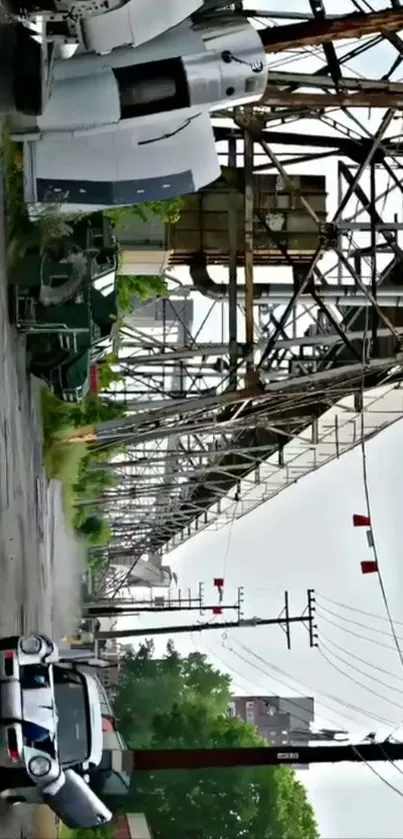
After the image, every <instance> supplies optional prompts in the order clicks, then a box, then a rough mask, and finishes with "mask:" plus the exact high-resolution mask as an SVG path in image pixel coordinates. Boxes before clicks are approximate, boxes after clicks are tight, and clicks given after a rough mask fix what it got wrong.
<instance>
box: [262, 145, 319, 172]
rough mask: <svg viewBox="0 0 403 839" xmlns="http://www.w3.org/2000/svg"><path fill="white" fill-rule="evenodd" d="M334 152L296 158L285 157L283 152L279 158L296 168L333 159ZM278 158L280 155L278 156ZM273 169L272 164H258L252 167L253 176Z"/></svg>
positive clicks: (285, 153) (285, 154)
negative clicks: (284, 159) (328, 158)
mask: <svg viewBox="0 0 403 839" xmlns="http://www.w3.org/2000/svg"><path fill="white" fill-rule="evenodd" d="M333 155H334V151H323V152H317V154H303V155H302V154H301V155H297V156H296V157H291V155H290V156H288V155H287V152H283V153H282V154H281V157H283V158H284V157H285V158H286V161H285V162H286V164H287V166H298V165H300V164H301V163H314V162H316V161H317V160H325V159H326V158H327V157H333ZM279 158H280V155H279ZM273 169H274V166H273V164H272V163H259V164H258V165H257V166H255V167H254V170H255V174H256V173H257V172H265V173H267V172H270V171H271V170H273Z"/></svg>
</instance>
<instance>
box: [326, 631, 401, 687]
mask: <svg viewBox="0 0 403 839" xmlns="http://www.w3.org/2000/svg"><path fill="white" fill-rule="evenodd" d="M320 637H321V638H324V639H325V641H327V643H328V644H331V646H332V647H335V648H336V650H340V652H342V653H346V655H348V656H349V657H350V658H353V659H355V661H360V662H361V664H365V665H366V666H367V667H371V668H372V669H373V670H377V671H378V672H379V673H383V674H384V675H385V676H390V677H391V678H392V679H397V680H398V681H399V682H403V676H397V675H396V674H395V673H391V671H390V670H385V669H384V668H383V667H380V666H379V664H374V663H373V662H371V661H368V660H367V659H365V658H361V656H359V655H355V653H351V652H350V650H346V649H344V647H340V645H339V644H336V642H335V641H333V639H332V638H329V637H328V636H327V635H325V634H324V633H323V632H322V631H321V633H320ZM382 684H383V683H382Z"/></svg>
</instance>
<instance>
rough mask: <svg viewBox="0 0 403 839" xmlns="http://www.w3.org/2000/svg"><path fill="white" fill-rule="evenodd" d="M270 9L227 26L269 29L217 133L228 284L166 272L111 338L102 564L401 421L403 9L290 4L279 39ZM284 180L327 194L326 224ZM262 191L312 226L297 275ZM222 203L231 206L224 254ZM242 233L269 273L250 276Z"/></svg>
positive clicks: (187, 528) (217, 514)
mask: <svg viewBox="0 0 403 839" xmlns="http://www.w3.org/2000/svg"><path fill="white" fill-rule="evenodd" d="M278 5H280V6H281V4H276V3H272V4H271V3H270V2H266V4H265V6H266V11H265V12H263V11H258V10H255V11H254V12H253V13H252V12H247V11H246V10H245V12H244V13H245V14H249V15H252V14H253V16H254V18H255V19H256V20H257V21H258V22H261V23H262V25H263V26H266V27H267V23H268V21H267V18H268V19H269V23H270V26H269V28H268V29H267V37H266V44H267V51H268V53H269V68H270V72H269V84H268V87H267V92H266V96H265V98H264V100H263V102H261V103H259V104H258V105H257V106H256V107H254V108H245V109H243V110H234V111H232V112H226V113H225V114H223V113H218V114H216V116H215V121H214V124H215V132H216V140H217V144H218V150H219V153H220V155H221V159H222V163H223V166H224V167H225V168H226V170H228V171H230V172H231V171H232V173H235V175H236V177H234V178H233V179H232V181H231V182H230V183H231V188H230V189H229V190H228V195H229V200H228V207H227V234H228V242H229V247H228V256H227V260H226V264H227V268H226V269H225V270H224V269H221V276H220V278H219V280H217V278H214V277H213V273H214V270H213V269H214V266H212V265H211V264H209V261H208V259H206V258H205V255H204V254H203V253H202V252H198V253H197V254H193V255H190V258H189V263H190V264H188V266H187V268H184V267H182V268H181V269H180V270H179V269H178V268H177V267H176V266H175V255H173V257H172V265H171V267H170V269H169V270H168V272H167V280H168V283H169V288H170V292H171V293H170V297H169V299H168V300H166V301H159V302H158V304H152V306H153V307H154V308H153V309H152V313H151V316H150V304H149V307H148V309H147V306H145V307H143V310H140V311H139V312H138V313H135V316H134V318H133V320H132V321H131V322H130V323H127V324H126V326H125V327H124V328H122V330H121V333H120V344H119V369H120V370H121V371H123V373H124V375H125V380H124V386H123V387H122V386H119V387H118V386H117V387H116V390H115V395H116V398H117V399H122V400H124V401H125V404H126V408H127V416H126V418H125V419H124V420H121V421H114V422H112V423H107V424H104V425H103V426H102V427H100V428H99V429H97V433H96V439H95V441H94V445H96V446H102V447H103V446H105V447H107V446H109V445H110V444H113V443H116V442H124V443H125V452H124V454H123V455H121V456H119V458H115V457H111V460H110V463H109V465H107V468H111V469H113V470H114V471H115V472H116V475H117V484H116V486H115V487H114V488H113V489H111V490H109V491H108V492H107V493H106V494H105V498H104V504H105V507H106V510H107V515H108V517H109V521H110V525H111V529H112V533H113V540H112V543H111V545H110V547H109V554H108V555H109V558H110V561H111V562H124V563H125V564H126V565H127V564H129V565H130V564H133V563H135V562H136V559H137V558H139V557H140V556H142V555H147V554H155V553H157V554H161V553H164V552H169V551H170V550H172V549H173V548H175V547H176V546H178V545H179V544H181V543H182V542H183V541H185V540H186V539H187V538H189V537H191V536H192V535H194V534H196V533H198V532H200V531H202V530H203V529H205V528H207V527H220V526H223V525H226V524H228V523H230V522H231V521H233V520H234V519H235V518H238V517H240V516H242V515H244V514H246V513H248V512H249V511H250V510H252V509H254V508H255V507H256V506H257V505H259V504H261V503H262V502H264V501H266V500H268V499H270V498H271V497H273V496H274V495H276V494H277V493H278V492H280V491H281V490H282V489H284V488H285V487H287V486H289V485H290V484H293V483H295V482H296V481H298V480H300V479H301V478H302V477H303V476H304V475H305V474H307V473H308V472H310V471H312V470H315V469H317V468H319V467H320V466H321V465H323V464H324V463H328V462H329V461H330V460H332V459H333V458H337V457H340V456H341V455H342V454H343V452H345V451H348V450H350V449H351V448H352V447H354V446H355V445H357V444H358V443H359V442H360V440H361V437H362V433H364V436H365V438H369V437H371V436H373V435H374V434H376V433H377V432H378V431H380V430H381V429H382V428H385V427H386V426H387V425H389V424H390V423H391V422H394V421H396V420H398V419H399V418H400V417H401V416H402V412H403V395H402V392H401V390H400V382H401V378H402V372H403V355H402V338H403V269H402V266H403V262H402V256H403V252H402V243H401V231H402V230H403V189H402V165H403V139H402V120H403V111H401V110H400V109H401V108H402V107H403V83H402V82H401V81H400V80H399V74H400V72H401V69H400V68H401V66H402V64H403V39H402V37H401V36H400V34H399V31H398V29H399V23H400V24H401V27H402V29H403V9H401V8H400V5H399V3H396V2H394V3H389V4H388V3H387V2H386V0H384V3H383V5H384V6H385V10H384V11H383V12H381V11H380V9H381V4H380V3H376V2H372V3H371V4H370V3H369V2H366V0H357V2H351V12H352V13H353V17H352V18H348V20H347V18H345V21H346V20H347V23H345V28H344V30H343V28H342V26H341V24H340V20H339V19H336V18H334V17H332V15H333V14H334V13H335V12H336V11H337V3H332V2H323V3H322V2H321V0H310V2H309V0H300V2H298V3H297V4H294V5H295V7H296V8H297V12H296V13H292V12H291V11H290V12H289V16H290V20H289V21H287V20H286V13H285V12H276V11H275V7H276V6H278ZM289 5H292V4H290V3H289V4H287V6H289ZM271 6H272V11H270V8H271ZM387 6H389V8H386V7H387ZM373 10H375V11H373ZM354 15H355V17H354ZM382 15H383V17H382ZM393 16H395V19H394V25H392V24H391V21H392V17H393ZM358 19H360V21H361V23H360V26H361V29H360V26H359V25H358V23H357V21H358ZM364 23H365V25H364ZM280 27H284V29H283V30H282V33H280V29H279V28H280ZM348 27H349V29H348ZM353 30H354V31H353ZM343 31H344V33H345V34H348V35H349V37H350V38H351V37H352V40H350V41H348V42H347V41H343V40H339V38H342V35H343ZM296 33H299V35H298V34H296ZM301 33H302V34H301ZM326 33H327V34H326ZM355 33H357V34H358V35H362V37H360V38H359V39H354V34H355ZM287 39H288V40H287ZM402 76H403V73H402ZM229 119H231V122H229ZM201 153H202V150H201ZM237 167H239V170H237ZM242 169H243V171H242ZM301 172H302V173H304V172H307V173H311V174H312V173H315V174H317V175H322V176H325V178H326V191H327V193H328V199H327V214H326V219H325V220H324V219H323V218H321V217H320V216H319V214H318V213H317V212H316V210H315V209H314V207H312V206H311V204H310V203H309V199H308V198H307V197H306V195H304V194H303V192H301V190H299V189H298V187H297V186H296V179H295V178H294V177H293V176H294V175H295V174H296V173H297V174H298V173H301ZM239 173H241V174H239ZM261 173H265V174H275V175H276V177H277V178H278V179H279V183H280V185H281V186H280V190H281V192H282V194H283V195H286V196H288V198H289V200H290V201H291V200H292V202H294V203H293V206H296V207H299V209H300V210H301V212H303V213H305V215H306V216H307V217H308V218H309V220H310V223H311V224H313V228H314V229H315V230H316V246H315V247H314V249H313V250H312V252H311V253H310V254H309V255H308V256H307V255H306V254H304V255H300V257H298V254H297V255H295V254H293V255H291V254H290V252H289V251H288V250H287V242H286V239H285V237H284V236H283V235H282V228H281V212H280V214H277V218H274V217H273V214H270V213H265V212H264V207H263V208H262V207H260V208H259V207H258V206H257V203H256V200H255V197H256V196H255V190H256V183H257V181H256V178H257V177H258V176H259V175H260V174H261ZM231 190H232V191H233V192H232V194H234V191H239V190H241V191H242V192H243V195H244V202H243V211H244V220H243V222H244V235H243V241H242V247H241V248H240V247H239V241H237V229H236V227H237V220H236V213H235V211H234V202H233V201H232V200H231ZM287 200H288V199H287ZM257 227H258V232H259V236H260V237H262V236H264V237H266V241H267V246H268V252H269V251H270V254H271V256H270V258H267V262H266V263H265V264H263V265H262V263H260V265H259V269H257V268H256V263H255V261H254V238H255V237H256V230H257ZM185 261H186V260H185ZM177 262H178V263H180V262H181V260H180V259H179V258H178V259H177ZM182 263H183V260H182ZM278 267H280V268H281V272H280V273H278V272H277V271H278ZM181 272H182V273H181ZM258 274H259V276H258Z"/></svg>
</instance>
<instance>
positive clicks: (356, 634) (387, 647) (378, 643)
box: [318, 609, 395, 651]
mask: <svg viewBox="0 0 403 839" xmlns="http://www.w3.org/2000/svg"><path fill="white" fill-rule="evenodd" d="M318 614H320V609H318ZM321 617H322V620H323V621H325V623H327V624H329V625H330V626H334V627H336V629H339V630H340V631H341V632H345V633H346V634H347V635H352V636H353V637H354V638H360V639H361V641H366V642H367V644H375V645H376V646H377V647H383V649H384V650H393V651H394V650H395V647H392V646H391V644H383V643H382V641H377V639H376V638H367V637H366V636H365V635H361V634H360V633H359V632H354V630H353V629H348V628H347V627H346V626H341V625H340V624H339V623H336V622H335V621H332V620H330V618H326V617H323V615H321Z"/></svg>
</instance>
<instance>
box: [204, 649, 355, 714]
mask: <svg viewBox="0 0 403 839" xmlns="http://www.w3.org/2000/svg"><path fill="white" fill-rule="evenodd" d="M224 649H227V650H229V652H232V653H233V654H234V655H237V657H238V658H242V659H243V657H242V656H238V654H237V653H236V652H235V650H233V649H232V648H231V647H228V646H227V647H225V646H224ZM207 650H208V653H209V655H211V656H213V657H214V658H217V659H218V661H221V663H222V664H224V665H225V667H226V668H227V669H228V670H230V671H231V672H232V673H234V674H235V675H236V676H237V677H238V678H241V679H242V680H243V681H244V682H247V683H248V684H250V680H249V679H248V678H247V677H246V676H245V675H243V674H242V673H241V672H240V671H239V670H237V669H236V668H235V667H233V665H232V664H228V661H227V660H226V659H224V658H223V657H222V656H220V655H219V654H218V653H217V652H216V651H215V650H212V649H211V648H209V647H207ZM243 660H244V661H246V662H247V659H243ZM247 663H248V662H247ZM250 666H252V667H254V668H255V665H250ZM255 669H259V668H255ZM260 672H261V673H263V675H266V676H267V674H265V673H264V671H263V670H260ZM253 681H254V682H255V684H257V685H259V686H260V687H261V688H262V689H263V690H264V691H266V692H267V691H268V690H270V691H271V695H272V696H275V695H276V693H273V689H272V688H268V687H267V685H262V683H261V682H260V683H259V681H258V680H256V678H255V677H253ZM277 681H278V682H279V684H282V683H281V682H280V680H279V679H277ZM285 687H287V685H285ZM241 690H244V688H241ZM285 699H286V700H287V702H288V703H289V704H290V705H295V707H296V708H297V709H298V711H300V710H301V708H300V705H299V704H298V702H296V701H295V700H293V699H291V698H290V697H288V696H287V697H285ZM317 704H318V705H319V704H320V703H317ZM323 707H326V706H323ZM330 710H332V709H330ZM292 715H293V717H294V719H296V720H298V721H299V722H301V723H303V724H304V726H305V725H306V718H304V717H301V716H299V714H296V713H295V711H293V712H292ZM321 717H322V718H323V719H324V720H325V722H327V723H329V725H331V726H332V725H337V726H339V725H340V723H339V722H337V720H336V721H335V720H330V719H327V718H326V717H325V716H324V715H323V714H322V713H321Z"/></svg>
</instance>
